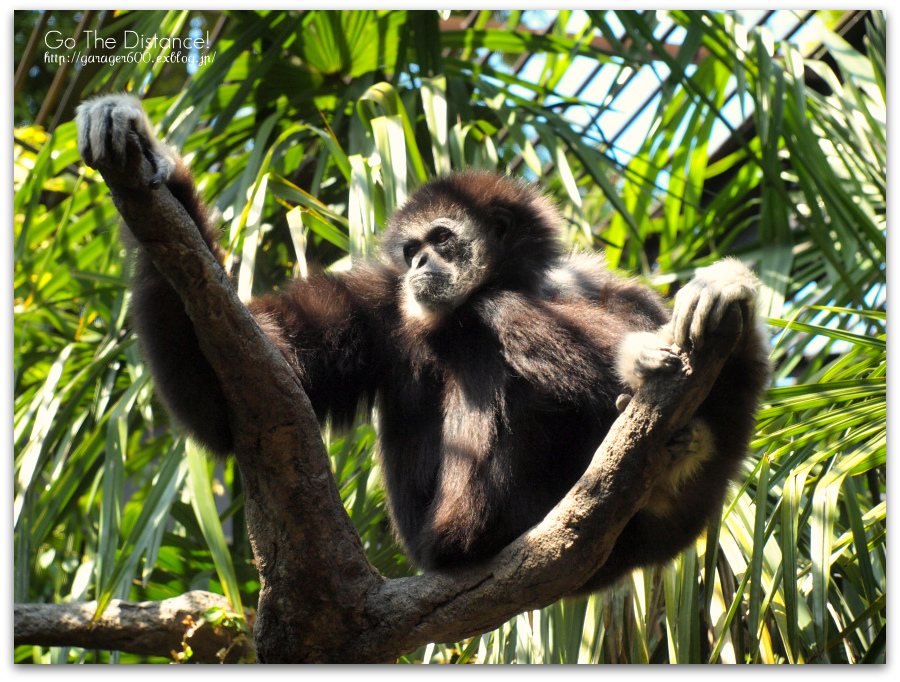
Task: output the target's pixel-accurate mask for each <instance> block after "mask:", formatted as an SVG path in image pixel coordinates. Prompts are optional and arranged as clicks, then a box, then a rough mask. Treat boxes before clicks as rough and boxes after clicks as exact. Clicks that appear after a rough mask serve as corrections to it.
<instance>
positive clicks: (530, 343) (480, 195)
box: [82, 102, 768, 591]
mask: <svg viewBox="0 0 900 682" xmlns="http://www.w3.org/2000/svg"><path fill="white" fill-rule="evenodd" d="M126 104H127V105H128V106H131V107H132V109H131V110H127V111H126V112H125V113H127V114H129V115H130V116H131V117H132V118H135V117H136V116H137V114H136V113H135V112H134V105H133V103H130V104H129V103H127V102H126ZM84 118H85V120H88V119H87V114H85V116H84ZM84 127H85V128H87V124H85V125H84ZM147 134H148V135H150V132H149V131H148V133H147ZM98 137H101V138H102V136H98ZM92 141H93V140H92V139H89V135H88V134H87V133H85V134H84V141H83V142H82V144H83V145H88V144H89V143H90V142H92ZM101 142H102V139H101ZM96 144H99V143H97V142H95V146H96ZM151 144H154V143H151ZM155 144H159V143H155ZM101 151H102V150H101ZM83 153H84V152H83ZM95 153H99V152H95ZM162 153H163V152H162V151H161V152H160V154H161V155H162ZM107 154H108V155H109V154H111V152H109V151H107ZM166 184H167V186H168V187H169V189H170V190H171V191H172V192H173V193H174V194H175V196H176V197H178V199H179V200H180V201H181V203H182V204H183V205H184V206H185V208H186V209H187V210H188V212H189V213H190V214H191V216H192V217H193V218H194V220H195V221H196V222H197V225H198V227H199V228H200V231H201V233H202V234H203V237H204V239H205V241H206V243H207V244H208V246H209V248H210V249H211V250H212V251H213V253H214V254H216V255H217V256H218V257H219V258H220V260H221V256H222V249H221V247H220V245H219V243H218V234H217V231H216V229H214V228H213V227H212V226H211V225H210V224H209V221H208V220H207V218H206V215H205V209H204V207H203V204H202V202H201V201H200V199H199V198H198V196H197V193H196V190H195V189H194V185H193V182H192V180H191V177H190V174H189V172H188V171H187V169H186V168H185V167H184V166H183V165H182V164H181V163H180V162H177V165H176V166H175V170H174V173H172V174H171V176H170V177H169V178H168V180H167V183H166ZM439 214H453V215H454V216H457V217H458V216H465V217H466V218H467V219H469V220H471V221H473V222H474V224H476V225H477V226H478V227H477V229H478V231H479V232H480V233H485V234H487V236H488V237H489V238H490V240H492V241H491V242H490V243H491V244H499V246H496V247H495V248H496V249H499V253H495V254H492V256H491V258H492V265H491V267H490V269H489V270H490V271H489V272H488V274H487V276H486V277H485V278H484V280H483V281H481V280H479V282H480V283H479V284H478V286H477V288H476V289H475V290H474V291H472V292H471V293H470V295H468V298H467V299H466V300H465V301H464V302H463V303H462V304H461V305H458V306H457V307H455V308H454V309H452V310H451V311H449V312H446V313H445V314H442V316H440V317H439V318H438V319H437V321H435V320H434V319H426V320H422V319H419V318H416V317H414V316H410V315H409V314H408V313H406V312H404V304H403V300H404V299H403V296H404V293H405V292H404V279H403V278H404V275H405V272H404V269H405V266H403V265H402V257H399V258H398V256H397V253H398V249H402V248H403V244H404V240H406V239H407V236H406V234H407V230H408V229H409V227H410V225H412V224H413V223H414V222H415V221H416V220H420V219H421V218H422V217H423V216H426V217H429V219H430V217H431V216H433V215H434V216H437V215H439ZM557 220H558V218H557V216H556V213H555V211H554V209H553V208H552V206H550V204H549V203H548V202H547V201H546V200H545V199H543V198H542V197H541V196H540V195H538V194H537V193H535V192H534V191H532V190H531V189H530V188H529V187H528V186H526V185H524V184H520V183H516V182H512V181H509V180H505V179H502V178H498V177H496V176H493V175H489V174H477V173H469V174H461V175H454V176H450V177H448V178H443V179H440V180H436V181H433V182H431V183H429V184H427V185H426V186H424V187H423V188H421V189H420V190H418V191H417V192H416V193H415V194H414V195H413V196H412V197H411V199H410V201H409V202H408V203H407V204H406V205H405V206H404V207H402V208H401V209H400V210H399V211H398V212H397V214H396V215H395V216H394V218H393V219H392V221H391V224H390V225H389V226H388V229H387V230H386V231H385V234H384V237H383V240H382V251H383V254H384V257H383V259H382V260H381V261H380V262H365V263H358V264H356V265H355V266H354V268H353V270H352V271H350V272H344V273H335V274H329V273H322V272H313V273H312V274H310V276H309V278H308V279H305V280H297V281H295V282H293V283H291V284H290V286H289V287H287V288H286V289H285V290H284V291H283V292H282V293H279V294H273V295H270V296H266V297H264V298H261V299H258V300H255V301H253V302H252V303H251V304H250V306H249V307H250V310H251V311H252V312H253V314H254V316H255V317H256V319H257V321H258V322H259V324H260V326H261V328H262V329H263V330H264V331H265V332H266V334H268V335H269V337H270V338H271V339H272V340H273V341H274V342H275V343H276V345H277V346H278V348H279V349H280V350H281V351H282V353H283V354H284V355H285V356H286V358H287V359H288V360H289V362H290V363H291V366H292V367H293V368H294V369H295V371H296V372H297V374H298V376H299V377H300V379H301V381H302V384H303V386H304V388H305V390H306V392H307V394H308V395H309V398H310V400H311V402H312V405H313V407H314V409H315V411H316V414H317V416H318V417H319V418H320V419H325V418H327V417H331V418H332V419H333V420H335V421H336V422H338V423H341V422H347V421H349V420H351V419H352V418H353V417H354V415H355V414H356V413H357V410H358V408H359V406H360V404H364V405H371V404H373V403H375V402H377V404H378V407H379V409H378V416H379V423H378V433H379V448H380V453H381V463H382V466H383V469H384V480H385V484H386V487H387V492H388V499H389V507H390V513H391V516H392V519H393V522H394V526H395V528H396V530H397V533H398V535H399V537H400V539H401V540H402V542H403V544H404V546H405V547H406V550H407V552H408V554H409V556H410V557H411V558H412V559H413V560H414V561H415V562H416V563H417V564H418V565H420V566H422V567H423V568H427V569H440V568H446V567H452V566H460V565H465V564H469V563H472V562H475V561H479V560H483V559H487V558H489V557H491V556H493V555H494V554H496V553H497V552H498V551H499V550H500V549H501V548H503V547H504V546H505V545H507V544H508V543H509V542H511V541H512V540H513V539H515V538H516V537H517V536H518V535H520V534H521V533H522V532H524V531H525V530H527V529H528V528H529V527H531V526H532V525H534V524H536V523H537V522H539V521H540V520H541V519H542V518H543V517H544V516H545V515H546V513H547V512H548V511H549V510H550V509H551V508H552V507H553V506H554V505H555V504H556V503H557V502H558V501H559V500H560V499H561V498H562V497H563V496H564V495H565V494H566V493H567V492H568V490H569V489H570V488H571V487H572V485H573V484H574V483H575V482H576V481H577V480H578V478H579V477H580V476H581V475H582V473H583V472H584V470H585V469H586V467H587V465H588V463H589V462H590V460H591V457H592V456H593V454H594V452H595V450H596V449H597V447H598V445H599V444H600V442H601V441H602V440H603V437H604V435H605V434H606V432H607V430H608V429H609V427H610V425H611V423H612V422H613V420H615V418H616V416H617V414H618V411H617V409H616V398H617V396H619V395H620V394H622V393H629V392H631V390H632V389H633V385H632V386H627V385H625V384H623V381H626V380H628V379H627V378H626V379H623V378H620V377H621V375H622V370H621V368H617V365H616V362H617V358H618V357H619V354H620V351H621V349H622V343H623V340H626V339H627V337H628V335H629V334H632V333H634V332H656V331H657V330H659V329H660V328H661V327H663V326H664V325H666V324H667V323H668V321H669V319H670V313H669V311H668V309H667V308H666V307H664V306H663V304H662V301H661V300H660V299H659V297H658V296H657V295H656V294H655V293H654V292H653V291H651V290H649V289H647V288H646V287H643V286H641V285H639V284H638V283H636V282H634V281H632V280H627V279H622V278H619V277H617V276H615V275H613V274H612V273H610V272H608V271H607V270H606V269H605V268H603V267H602V265H601V263H600V262H599V260H598V259H594V258H591V257H584V256H575V257H565V256H564V255H563V247H562V244H561V242H560V240H559V239H558V237H557V233H556V229H557V228H556V222H557ZM751 303H752V301H751ZM132 306H133V318H134V322H135V327H136V329H137V331H138V334H139V336H140V341H141V347H142V350H143V353H144V357H145V358H146V360H147V363H148V364H149V366H150V369H151V371H152V372H153V375H154V377H155V379H156V385H157V388H158V389H159V392H160V395H161V396H162V398H163V400H164V401H165V403H166V405H167V406H168V408H169V411H170V412H171V414H172V416H173V417H174V418H175V420H176V421H177V422H178V423H179V424H181V425H182V426H183V427H184V428H186V430H187V431H188V432H189V433H191V434H192V435H193V436H194V437H195V438H196V439H198V440H199V441H200V442H202V443H203V444H204V445H205V446H206V447H207V448H209V449H210V450H211V451H213V452H214V453H216V454H218V455H227V454H228V453H229V452H230V450H231V448H232V444H233V439H232V434H231V431H230V427H229V424H228V417H227V412H226V409H225V403H224V398H223V393H222V390H221V388H220V386H219V385H218V383H217V381H216V378H215V376H214V375H213V372H212V370H211V369H210V367H209V365H208V364H207V362H206V360H205V358H204V356H203V354H202V352H201V351H200V348H199V345H198V343H197V340H196V337H195V335H194V331H193V327H192V325H191V322H190V320H189V319H188V317H187V315H186V314H185V310H184V306H183V304H182V303H181V301H180V300H179V299H178V297H177V295H176V294H175V292H174V291H173V290H172V289H171V287H170V286H169V285H168V284H167V283H166V282H165V281H164V280H163V278H162V277H161V276H160V275H159V274H158V273H157V271H156V269H155V268H154V266H153V264H152V263H151V262H150V260H149V258H148V257H147V256H145V255H144V254H142V253H140V252H138V254H137V272H136V276H135V281H134V299H133V304H132ZM766 356H767V353H766V347H765V343H764V341H763V338H762V336H761V334H760V333H759V332H758V331H757V330H756V329H755V328H750V329H747V330H745V333H744V335H743V338H742V341H741V343H740V346H739V348H738V349H737V350H736V351H735V352H734V354H733V356H732V357H731V358H730V360H729V362H728V364H727V365H726V367H725V370H724V371H723V372H722V374H721V376H720V378H719V380H718V381H717V383H716V385H715V387H714V388H713V391H712V393H711V394H710V396H709V398H708V399H707V400H706V402H705V403H704V404H703V406H702V407H701V409H700V411H699V412H698V414H697V415H696V419H697V420H698V422H697V423H698V424H706V425H707V426H708V429H705V428H704V429H699V430H697V432H696V433H705V434H711V439H712V442H711V443H706V444H705V445H704V447H706V449H707V454H708V455H709V456H707V457H706V458H705V459H698V460H697V463H696V464H695V468H694V469H691V470H690V471H691V473H690V475H688V476H686V477H684V480H681V479H678V481H677V482H674V481H675V479H674V478H673V480H672V481H670V483H672V484H671V485H669V486H668V488H665V491H664V490H663V487H661V488H660V491H661V492H660V496H659V503H658V504H657V505H656V506H654V505H653V504H648V507H647V508H646V509H644V510H642V511H640V512H638V513H637V515H636V516H634V518H632V519H631V521H630V522H629V523H628V525H627V526H626V528H625V530H624V532H623V533H622V534H621V536H620V537H619V540H618V541H617V543H616V545H615V548H614V550H613V552H612V555H611V556H610V557H609V560H608V562H607V563H606V565H605V566H604V567H603V568H602V569H601V570H600V572H599V573H598V574H596V575H595V576H594V577H593V578H592V579H591V580H590V581H589V582H588V584H587V585H585V586H584V588H583V589H582V591H587V590H593V589H597V588H600V587H603V586H605V585H608V584H609V583H611V582H612V581H614V580H616V579H617V578H618V577H620V576H622V575H623V574H625V573H626V572H628V571H629V570H631V569H632V568H634V567H636V566H641V565H646V564H651V563H660V562H665V561H667V560H669V559H671V558H672V557H673V556H675V554H676V553H677V552H679V551H680V550H682V549H683V548H684V547H685V546H686V545H687V544H688V543H690V542H691V541H692V540H693V539H694V538H695V537H696V536H697V535H698V534H699V533H700V532H702V530H703V528H704V527H705V525H706V523H707V520H708V518H709V517H710V515H711V514H712V513H713V512H714V511H715V510H716V509H717V508H719V507H720V505H721V504H722V499H723V496H724V494H725V490H726V487H727V485H728V482H729V481H730V480H731V479H733V478H734V476H735V475H736V473H737V469H738V466H739V464H740V462H741V459H742V458H743V456H744V453H745V449H746V446H747V442H748V441H749V439H750V436H751V433H752V430H753V423H754V411H755V410H756V406H757V400H758V396H759V394H760V391H761V389H762V387H763V385H764V383H765V381H766V379H767V371H768V364H767V360H766ZM628 381H629V382H630V383H633V382H631V381H630V380H628ZM709 439H710V436H708V435H707V436H706V440H707V441H708V440H709ZM709 453H712V454H709ZM673 476H674V474H673Z"/></svg>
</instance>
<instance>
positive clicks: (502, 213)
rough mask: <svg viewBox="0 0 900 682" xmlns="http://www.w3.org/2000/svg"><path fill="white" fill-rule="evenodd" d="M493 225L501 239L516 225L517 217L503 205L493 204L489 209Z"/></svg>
mask: <svg viewBox="0 0 900 682" xmlns="http://www.w3.org/2000/svg"><path fill="white" fill-rule="evenodd" d="M488 213H489V215H490V220H491V225H492V226H493V228H494V229H495V230H496V234H497V237H499V238H500V239H502V238H503V236H504V235H505V234H506V233H507V232H508V231H510V230H512V229H513V228H514V227H515V226H516V217H515V216H514V215H513V213H512V211H510V210H507V209H505V208H503V207H502V206H491V208H490V209H489V212H488Z"/></svg>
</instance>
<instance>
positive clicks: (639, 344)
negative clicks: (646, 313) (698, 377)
mask: <svg viewBox="0 0 900 682" xmlns="http://www.w3.org/2000/svg"><path fill="white" fill-rule="evenodd" d="M677 350H678V349H677V348H675V347H674V345H673V344H672V343H667V342H666V340H665V339H664V338H663V337H661V336H660V335H658V334H655V333H653V332H633V333H631V334H628V335H627V336H625V338H624V339H623V340H622V343H621V344H620V345H619V349H618V356H617V358H616V370H617V372H618V374H619V378H620V379H621V380H622V383H624V384H625V385H626V386H629V387H631V388H633V389H635V390H637V389H638V388H639V387H640V386H641V384H643V383H644V379H646V378H647V377H648V376H650V375H651V374H654V373H658V372H662V373H665V374H670V373H673V372H677V371H679V370H680V369H681V368H682V366H683V365H682V361H681V358H680V357H679V355H678V353H677ZM619 400H621V396H620V398H619ZM627 405H628V403H625V406H623V407H622V408H621V409H620V410H619V411H620V412H621V411H622V410H623V409H625V407H627ZM618 406H619V401H618V400H617V401H616V407H618Z"/></svg>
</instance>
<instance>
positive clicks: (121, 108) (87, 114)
mask: <svg viewBox="0 0 900 682" xmlns="http://www.w3.org/2000/svg"><path fill="white" fill-rule="evenodd" d="M75 121H76V124H77V126H78V151H79V152H81V158H83V159H84V162H85V163H86V164H87V165H88V166H90V167H91V168H98V167H99V166H105V167H108V168H112V169H114V170H119V171H121V170H125V169H126V168H128V167H129V158H128V149H129V148H128V144H127V143H128V133H129V132H132V131H133V132H134V133H136V134H137V136H138V139H139V140H140V145H141V151H142V153H143V154H144V156H145V157H147V159H148V160H149V161H150V163H151V165H152V166H153V169H154V173H153V175H152V176H151V178H150V182H149V184H150V187H151V188H152V189H155V188H157V187H159V186H160V185H162V184H163V183H165V182H166V181H167V180H168V179H169V178H170V177H171V176H172V173H173V172H174V170H175V165H176V157H175V155H174V154H173V153H172V152H171V151H170V150H169V148H168V147H166V146H165V145H164V144H163V143H162V142H160V141H159V140H158V139H157V138H156V134H155V133H154V132H153V127H152V126H151V124H150V120H149V119H148V118H147V115H146V114H145V113H144V109H143V107H142V106H141V103H140V101H139V100H138V99H136V98H134V97H132V96H130V95H106V96H104V97H98V98H96V99H91V100H87V101H86V102H82V103H81V104H80V105H79V106H78V108H77V109H76V111H75Z"/></svg>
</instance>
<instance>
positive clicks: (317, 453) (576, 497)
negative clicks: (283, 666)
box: [100, 137, 733, 663]
mask: <svg viewBox="0 0 900 682" xmlns="http://www.w3.org/2000/svg"><path fill="white" fill-rule="evenodd" d="M129 144H130V145H131V146H132V150H133V153H132V154H131V155H130V158H132V159H133V160H134V164H133V166H134V167H132V168H129V169H126V170H125V172H122V171H121V170H118V171H117V170H115V169H105V168H101V169H100V170H101V173H102V174H103V177H104V179H105V180H106V182H107V184H108V186H109V188H110V192H111V194H112V197H113V200H114V202H115V204H116V207H117V208H118V210H119V212H120V213H121V214H122V216H123V217H124V219H125V222H126V223H127V224H128V226H129V228H130V230H131V232H132V233H133V234H134V236H135V238H136V239H137V240H138V241H139V242H140V244H141V246H142V248H144V249H146V250H147V252H148V253H149V254H150V256H151V258H152V259H153V261H154V263H155V264H156V266H157V268H158V269H159V271H160V272H161V273H162V274H163V276H165V277H166V278H167V279H168V280H169V281H170V282H171V284H172V286H173V287H174V288H175V289H176V290H177V291H178V293H179V294H180V296H181V298H182V299H183V300H184V302H185V305H186V308H187V311H188V314H189V316H190V317H191V319H192V320H193V322H194V325H195V327H196V330H197V334H198V337H199V339H200V344H201V347H202V349H203V352H204V353H205V355H206V357H207V358H208V359H209V361H210V363H211V365H212V366H213V368H214V370H215V371H216V373H217V375H218V377H219V379H220V381H221V384H222V386H223V388H224V391H225V394H226V399H227V401H228V408H229V417H230V419H231V424H232V425H233V430H234V433H235V457H236V460H237V463H238V465H239V467H240V470H241V473H242V475H243V480H244V488H245V505H246V515H247V523H248V527H249V533H250V538H251V542H252V546H253V552H254V554H255V557H256V560H257V564H258V568H259V572H260V579H261V583H262V589H261V591H260V596H259V612H258V617H257V622H256V626H255V637H256V649H257V656H258V660H259V661H260V662H266V663H276V662H277V663H288V662H341V663H349V662H393V661H394V660H396V658H397V657H398V656H399V655H401V654H404V653H407V652H410V651H413V650H415V649H416V648H418V647H419V646H421V645H423V644H426V643H428V642H448V641H458V640H460V639H463V638H466V637H469V636H473V635H476V634H480V633H483V632H487V631H489V630H491V629H494V628H496V627H499V626H500V625H501V624H502V623H504V622H505V621H507V620H509V619H510V618H511V617H513V616H515V615H516V614H519V613H522V612H523V611H526V610H529V609H536V608H540V607H543V606H546V605H548V604H551V603H553V602H554V601H556V600H557V599H559V598H560V596H561V595H563V594H566V593H568V592H571V591H572V590H574V589H575V588H577V587H578V586H579V585H580V584H581V583H583V582H584V581H585V580H586V579H587V578H588V577H590V576H591V575H593V574H594V573H595V572H596V571H597V570H598V569H599V568H600V567H601V566H602V565H603V563H604V561H605V560H606V557H607V556H608V554H609V552H610V551H611V549H612V546H613V543H614V542H615V540H616V538H617V537H618V535H619V533H620V532H621V530H622V528H623V527H624V525H625V524H626V522H627V521H628V519H629V518H631V516H632V515H633V514H634V513H635V512H636V511H637V510H638V509H639V508H640V506H641V505H642V504H643V502H644V499H645V497H646V494H647V492H648V491H649V489H650V487H651V486H652V483H653V482H654V481H655V479H656V478H657V476H658V475H659V474H660V473H661V471H662V470H663V469H664V467H665V466H666V464H667V458H668V455H667V453H666V451H665V448H663V447H662V445H663V444H664V443H665V442H666V441H667V440H668V439H669V437H670V436H671V434H672V433H674V432H675V431H676V430H678V429H679V428H681V427H682V426H684V425H685V424H686V423H687V421H688V420H689V419H690V417H691V415H692V414H693V413H694V411H695V410H696V408H697V407H698V406H699V405H700V403H701V402H702V401H703V399H704V398H705V396H706V395H707V393H708V392H709V389H710V387H711V386H712V384H713V382H714V380H715V378H716V376H718V373H719V371H720V369H721V367H722V365H723V363H724V360H725V357H726V356H727V353H728V352H729V351H730V350H731V349H730V344H729V341H728V340H727V339H721V343H719V344H718V346H716V345H710V346H708V347H705V348H704V349H703V351H702V353H694V354H692V355H691V356H684V357H683V358H682V359H683V362H684V371H682V372H681V373H680V374H677V375H676V376H675V377H674V378H673V377H672V376H671V375H668V376H667V377H666V378H665V379H664V380H662V381H654V380H652V379H651V380H650V381H648V383H647V384H645V386H644V388H642V389H641V391H639V392H638V394H637V395H635V396H634V398H633V399H632V401H631V403H630V404H629V406H628V407H627V408H626V410H625V411H624V412H623V413H622V415H621V416H620V417H619V419H618V420H617V421H616V423H615V424H614V425H613V427H612V429H611V430H610V432H609V434H608V435H607V437H606V439H605V441H604V442H603V444H602V445H601V447H600V448H599V449H598V450H597V453H596V454H595V456H594V459H593V462H592V464H591V465H590V467H589V468H588V470H587V471H586V472H585V474H584V476H583V477H582V478H581V480H580V481H579V482H578V483H577V484H576V485H575V487H574V488H573V489H572V490H571V491H570V492H569V494H568V495H567V496H566V497H565V498H564V499H563V500H562V501H561V502H560V503H559V504H558V505H557V506H556V508H554V509H553V510H552V511H551V512H550V514H548V515H547V517H546V518H545V519H544V520H543V521H542V522H541V523H540V524H538V525H537V526H535V527H534V528H532V529H531V530H529V531H528V532H526V533H525V534H523V535H522V536H521V537H519V538H518V539H517V540H515V541H514V542H513V543H512V544H510V545H509V546H508V547H506V548H505V549H504V550H503V551H502V552H501V553H500V554H499V555H498V556H497V557H495V558H494V559H493V560H491V561H489V562H487V563H485V564H483V565H479V566H473V567H470V568H467V569H465V570H459V571H452V572H449V571H448V572H431V573H426V574H424V575H420V576H416V577H412V578H401V579H394V580H386V579H385V578H384V577H383V576H381V575H380V574H379V573H378V572H377V571H376V570H375V569H374V568H373V567H372V566H371V564H370V563H369V562H368V560H367V558H366V555H365V552H364V551H363V548H362V546H361V544H360V541H359V537H358V535H357V534H356V532H355V530H354V528H353V525H352V523H351V521H350V519H349V517H348V516H347V514H346V512H345V510H344V507H343V505H342V503H341V499H340V496H339V494H338V490H337V487H336V485H335V483H334V480H333V478H332V473H331V470H330V467H329V461H328V456H327V453H326V451H325V448H324V445H323V442H322V439H321V436H320V431H319V426H318V424H317V422H316V419H315V416H314V414H313V411H312V408H311V407H310V404H309V400H308V399H307V397H306V395H305V393H304V392H303V389H302V388H301V386H300V384H299V382H298V380H297V378H296V377H295V375H294V373H293V372H292V371H291V370H290V368H289V366H288V365H287V363H286V361H285V360H284V359H283V358H282V356H281V355H280V353H279V352H278V350H277V349H276V348H275V347H274V346H273V345H272V344H271V343H270V342H269V340H268V339H267V337H266V336H265V335H264V334H263V333H262V331H260V329H259V328H258V327H257V325H256V323H255V322H254V320H253V318H252V317H251V315H250V313H249V312H248V311H247V309H246V308H245V307H244V305H243V304H242V303H241V302H240V300H239V299H238V297H237V295H236V293H235V291H234V289H233V287H232V285H231V283H230V281H229V280H228V278H227V276H226V274H225V273H224V272H223V270H222V268H221V267H220V266H219V264H218V263H217V262H216V261H215V259H214V258H213V256H212V254H211V253H210V251H209V249H208V248H206V245H205V244H204V243H203V241H202V239H201V237H200V233H199V231H198V230H197V228H196V226H195V225H194V224H193V222H192V221H191V219H190V217H189V216H188V215H187V213H186V212H185V211H184V209H183V208H182V207H181V205H180V204H179V203H178V202H177V201H176V200H175V199H174V198H173V197H172V195H171V194H170V193H169V191H168V190H167V189H166V188H165V187H161V188H159V189H156V190H151V189H149V187H148V185H147V178H149V176H150V175H151V168H150V166H149V163H148V162H147V161H146V160H145V159H143V157H142V155H141V154H140V152H139V147H138V146H137V145H138V142H137V138H136V137H132V139H130V141H129ZM732 341H733V339H732Z"/></svg>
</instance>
